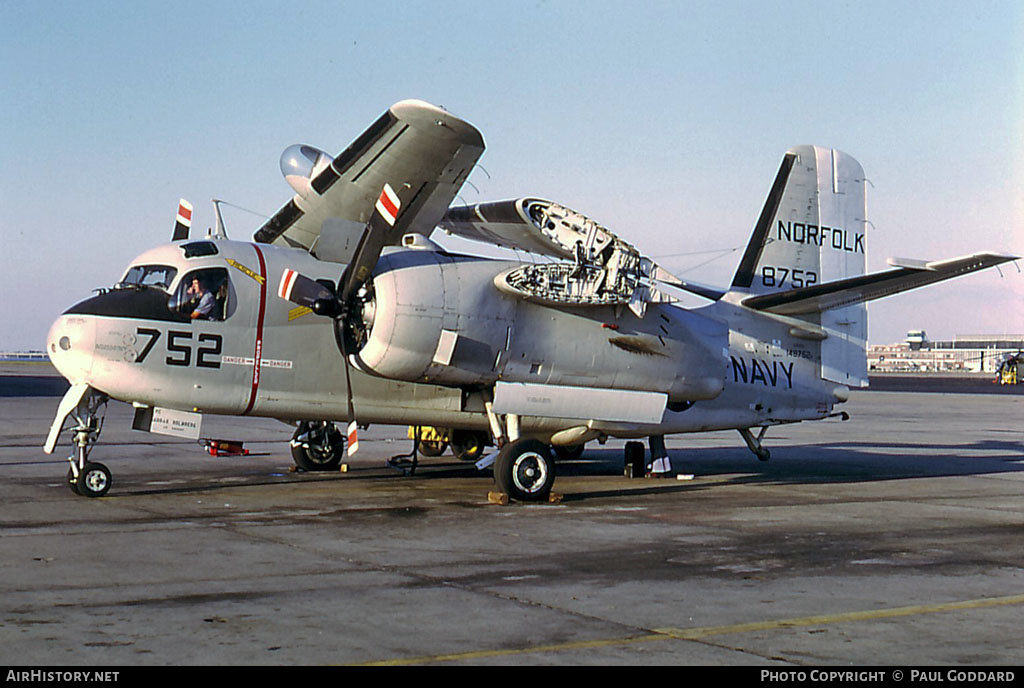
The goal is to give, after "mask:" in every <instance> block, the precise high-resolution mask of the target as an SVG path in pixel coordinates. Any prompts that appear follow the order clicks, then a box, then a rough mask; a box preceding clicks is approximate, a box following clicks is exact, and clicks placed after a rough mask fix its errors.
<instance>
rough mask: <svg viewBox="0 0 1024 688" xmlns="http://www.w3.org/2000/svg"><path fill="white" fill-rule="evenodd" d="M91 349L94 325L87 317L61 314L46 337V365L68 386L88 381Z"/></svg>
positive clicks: (94, 343)
mask: <svg viewBox="0 0 1024 688" xmlns="http://www.w3.org/2000/svg"><path fill="white" fill-rule="evenodd" d="M95 348H96V332H95V323H94V321H93V320H92V319H91V318H83V317H81V316H75V315H67V314H64V315H62V316H60V317H59V318H57V320H56V321H55V322H54V323H53V325H52V326H51V327H50V333H49V334H48V335H47V337H46V351H47V353H49V355H50V362H51V363H53V366H54V367H55V368H56V369H57V370H58V371H59V372H60V374H61V375H63V376H64V377H65V378H67V379H68V382H70V383H71V384H77V383H80V382H88V381H89V379H88V378H89V374H90V373H91V372H92V362H93V354H94V352H95Z"/></svg>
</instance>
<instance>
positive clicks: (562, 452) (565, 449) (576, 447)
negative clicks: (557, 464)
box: [554, 444, 587, 461]
mask: <svg viewBox="0 0 1024 688" xmlns="http://www.w3.org/2000/svg"><path fill="white" fill-rule="evenodd" d="M586 446H587V445H586V444H570V445H567V446H564V445H555V447H554V449H555V456H557V457H558V459H559V461H575V460H576V459H578V458H580V457H581V456H583V450H584V449H586Z"/></svg>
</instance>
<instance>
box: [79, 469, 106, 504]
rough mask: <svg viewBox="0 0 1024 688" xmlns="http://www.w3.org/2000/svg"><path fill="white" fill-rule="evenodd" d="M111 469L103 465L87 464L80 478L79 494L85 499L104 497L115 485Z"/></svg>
mask: <svg viewBox="0 0 1024 688" xmlns="http://www.w3.org/2000/svg"><path fill="white" fill-rule="evenodd" d="M113 482H114V481H113V478H112V477H111V475H110V469H108V468H107V467H106V466H104V465H103V464H101V463H87V464H85V468H83V469H82V471H81V473H80V474H79V476H78V494H80V495H82V496H83V497H102V496H103V495H105V494H107V491H108V490H109V489H110V486H111V485H112V484H113Z"/></svg>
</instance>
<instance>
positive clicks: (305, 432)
mask: <svg viewBox="0 0 1024 688" xmlns="http://www.w3.org/2000/svg"><path fill="white" fill-rule="evenodd" d="M291 448H292V460H293V461H295V465H296V466H298V467H299V468H301V469H302V470H304V471H333V470H337V468H338V466H340V465H341V460H342V459H343V458H344V457H345V436H344V435H342V434H341V431H340V430H338V428H336V427H335V426H334V424H333V423H324V424H322V425H321V424H318V423H304V424H303V425H301V426H299V429H298V430H296V431H295V435H294V436H293V437H292V441H291Z"/></svg>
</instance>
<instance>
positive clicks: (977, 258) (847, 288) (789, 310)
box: [743, 253, 1018, 315]
mask: <svg viewBox="0 0 1024 688" xmlns="http://www.w3.org/2000/svg"><path fill="white" fill-rule="evenodd" d="M1017 258H1018V256H1010V255H1004V254H998V253H975V254H972V255H969V256H963V257H961V258H953V259H950V260H941V261H934V262H923V261H911V260H906V259H901V260H900V261H899V262H892V261H891V264H893V265H897V266H898V267H896V268H895V269H893V270H886V271H884V272H876V273H873V274H870V275H862V276H859V277H851V278H848V279H842V280H836V281H834V282H826V283H824V284H815V285H813V286H810V287H803V288H800V289H791V290H789V291H782V292H776V293H772V294H762V295H760V296H752V297H750V298H747V299H744V300H743V305H744V306H747V307H749V308H754V309H756V310H760V311H768V312H770V313H778V314H780V315H804V314H807V313H821V312H823V311H827V310H832V309H834V308H842V307H843V306H849V305H852V304H856V303H864V302H866V301H874V300H875V299H880V298H882V297H885V296H891V295H893V294H898V293H900V292H904V291H909V290H911V289H917V288H918V287H924V286H927V285H929V284H935V283H936V282H942V281H944V280H948V279H951V278H953V277H959V276H960V275H966V274H968V273H971V272H975V271H977V270H984V269H985V268H990V267H994V266H996V265H1000V264H1002V263H1006V262H1009V261H1011V260H1017Z"/></svg>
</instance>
